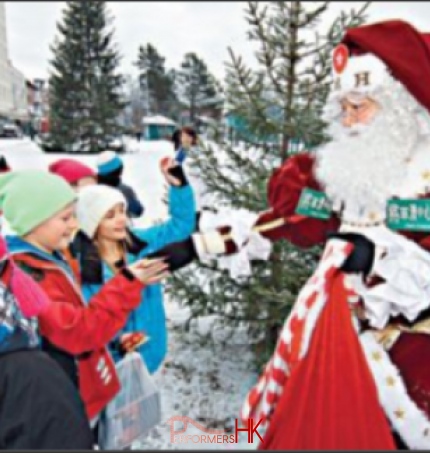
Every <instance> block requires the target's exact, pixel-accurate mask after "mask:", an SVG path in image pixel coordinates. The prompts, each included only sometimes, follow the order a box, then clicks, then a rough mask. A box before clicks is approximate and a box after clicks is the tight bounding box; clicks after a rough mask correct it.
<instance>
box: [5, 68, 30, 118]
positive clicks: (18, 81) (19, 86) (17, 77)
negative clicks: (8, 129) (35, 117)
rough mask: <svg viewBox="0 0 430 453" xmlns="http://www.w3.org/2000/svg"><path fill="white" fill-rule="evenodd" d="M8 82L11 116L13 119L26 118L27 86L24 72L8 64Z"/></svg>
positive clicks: (27, 114) (27, 113)
mask: <svg viewBox="0 0 430 453" xmlns="http://www.w3.org/2000/svg"><path fill="white" fill-rule="evenodd" d="M9 70H10V82H11V87H12V104H13V106H12V110H11V114H10V116H11V118H12V119H15V120H23V121H26V120H28V117H29V110H28V98H27V86H26V83H25V77H24V74H23V73H22V72H21V71H19V70H18V69H16V68H15V67H13V66H12V65H10V67H9Z"/></svg>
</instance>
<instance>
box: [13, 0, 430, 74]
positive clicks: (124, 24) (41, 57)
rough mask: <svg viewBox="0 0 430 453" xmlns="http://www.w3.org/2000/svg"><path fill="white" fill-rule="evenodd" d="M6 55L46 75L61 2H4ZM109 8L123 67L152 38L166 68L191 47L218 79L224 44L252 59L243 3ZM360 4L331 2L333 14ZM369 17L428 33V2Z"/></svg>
mask: <svg viewBox="0 0 430 453" xmlns="http://www.w3.org/2000/svg"><path fill="white" fill-rule="evenodd" d="M4 3H5V4H6V29H7V38H8V47H9V57H10V59H11V60H12V62H13V64H14V65H15V66H16V67H17V68H18V69H20V70H21V71H22V72H23V73H24V74H25V76H26V77H28V78H30V79H33V78H37V77H42V78H45V77H46V76H47V75H48V68H49V66H48V61H49V59H50V58H51V52H50V49H49V47H50V45H51V44H52V42H53V40H54V36H55V35H56V33H57V31H56V23H57V21H59V20H60V19H61V17H62V13H61V11H62V9H63V8H64V5H65V2H8V1H6V2H4ZM107 3H108V7H109V9H110V11H111V12H112V13H113V15H114V18H115V21H114V24H115V29H116V35H115V37H116V41H117V43H118V45H119V49H120V52H121V54H122V57H123V60H122V68H121V69H122V71H123V72H124V73H129V74H134V73H135V69H134V67H133V66H132V62H133V61H135V60H136V56H137V49H138V46H139V45H140V44H145V43H147V42H151V43H152V44H153V45H155V47H156V48H157V49H158V50H159V52H160V53H161V54H162V55H163V56H164V57H165V58H166V66H167V67H175V68H177V67H179V65H180V62H181V60H182V57H183V55H184V54H185V53H186V52H190V51H194V52H196V53H197V54H198V55H199V56H200V57H202V58H203V59H204V60H205V61H206V63H207V64H208V66H209V69H210V70H211V71H212V72H213V74H214V75H215V76H216V77H218V78H223V76H224V73H225V71H224V62H225V61H226V60H228V52H227V47H228V46H231V47H232V48H233V49H234V51H235V52H236V53H238V54H240V55H242V56H243V58H244V60H245V61H246V62H248V63H250V64H252V63H253V61H254V58H253V51H254V47H253V46H254V44H252V43H250V42H249V41H247V38H246V31H247V29H248V26H247V22H246V20H245V15H244V8H245V5H246V2H241V1H237V2H222V1H221V2H169V1H158V2H147V1H145V2H124V1H121V2H107ZM359 5H360V3H359V4H357V3H355V2H338V3H336V4H333V6H332V10H331V14H335V13H336V12H338V11H339V10H340V9H346V10H349V9H350V8H351V7H355V8H357V7H358V6H359ZM369 17H370V21H377V20H384V19H394V18H402V19H404V20H407V21H410V22H411V23H412V24H413V25H415V26H416V27H417V28H418V29H419V30H421V31H429V32H430V2H406V1H403V2H398V3H397V2H381V1H376V2H373V4H372V5H371V6H370V9H369Z"/></svg>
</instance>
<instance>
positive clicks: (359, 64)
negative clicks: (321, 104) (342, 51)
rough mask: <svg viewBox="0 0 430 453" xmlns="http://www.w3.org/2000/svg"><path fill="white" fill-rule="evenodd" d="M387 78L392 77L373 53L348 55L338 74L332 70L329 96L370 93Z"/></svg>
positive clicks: (337, 96) (338, 96)
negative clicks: (342, 68) (343, 66)
mask: <svg viewBox="0 0 430 453" xmlns="http://www.w3.org/2000/svg"><path fill="white" fill-rule="evenodd" d="M335 51H336V49H335ZM335 51H334V52H335ZM389 79H392V77H391V76H390V74H389V73H388V71H387V67H386V65H385V64H384V63H383V62H382V61H381V60H380V59H379V58H377V57H375V56H374V55H372V54H366V55H360V56H353V57H349V58H348V61H347V64H346V67H345V69H344V70H343V71H342V72H341V73H340V74H338V73H337V72H336V71H335V70H333V89H332V91H331V94H330V97H331V98H337V99H339V98H342V97H344V96H345V95H346V94H348V93H360V94H370V93H372V92H373V91H375V90H377V89H378V88H379V87H380V86H382V85H383V84H384V83H386V81H387V80H389Z"/></svg>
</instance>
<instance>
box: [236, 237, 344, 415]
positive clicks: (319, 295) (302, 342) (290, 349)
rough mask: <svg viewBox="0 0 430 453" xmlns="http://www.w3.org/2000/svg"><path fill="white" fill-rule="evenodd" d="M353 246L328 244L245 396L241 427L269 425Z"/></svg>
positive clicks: (341, 243)
mask: <svg viewBox="0 0 430 453" xmlns="http://www.w3.org/2000/svg"><path fill="white" fill-rule="evenodd" d="M351 250H352V246H351V245H350V244H348V243H346V242H345V241H341V240H335V239H333V240H331V241H329V242H328V243H327V246H326V248H325V251H324V254H323V256H322V258H321V260H320V263H319V265H318V267H317V269H316V271H315V272H314V274H313V275H312V277H311V278H310V279H309V280H308V281H307V283H306V284H305V286H304V287H303V288H302V290H301V291H300V293H299V296H298V298H297V300H296V303H295V304H294V307H293V309H292V310H291V312H290V315H289V316H288V318H287V319H286V321H285V324H284V326H283V329H282V332H281V335H280V338H279V340H278V344H277V346H276V348H275V352H274V354H273V356H272V358H271V360H270V361H269V362H268V364H267V365H266V367H265V370H264V373H263V375H262V376H261V377H260V379H259V381H258V383H257V384H256V386H255V387H254V388H252V389H251V391H250V392H249V393H248V395H247V397H246V400H245V403H244V405H243V407H242V411H241V419H242V421H243V422H244V423H246V420H248V419H249V418H253V419H254V420H257V421H258V420H262V424H265V423H266V422H267V421H269V419H270V416H271V414H272V413H273V411H274V409H275V407H276V404H277V401H278V399H279V397H280V395H281V392H282V389H283V387H284V385H285V382H286V380H287V379H288V376H289V375H290V373H291V371H292V370H293V369H294V367H295V366H297V364H298V363H299V361H300V360H301V359H302V358H303V357H304V356H305V354H306V351H307V349H308V346H309V341H310V338H311V336H312V332H313V330H314V327H315V324H316V322H317V320H318V317H319V314H320V313H321V310H322V308H323V307H324V305H325V303H326V302H327V297H328V293H327V291H326V285H327V284H328V282H330V280H331V278H332V276H333V275H334V273H335V272H336V271H337V270H338V268H339V267H340V266H341V265H342V263H343V262H344V261H345V259H346V257H347V256H348V255H349V253H350V252H351Z"/></svg>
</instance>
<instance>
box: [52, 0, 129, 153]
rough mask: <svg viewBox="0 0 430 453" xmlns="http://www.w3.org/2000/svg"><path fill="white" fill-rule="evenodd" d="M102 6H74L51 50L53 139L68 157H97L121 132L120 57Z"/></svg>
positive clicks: (77, 3) (69, 4) (70, 6)
mask: <svg viewBox="0 0 430 453" xmlns="http://www.w3.org/2000/svg"><path fill="white" fill-rule="evenodd" d="M105 3H106V2H103V1H85V2H80V1H69V2H66V7H65V9H64V11H63V18H62V21H61V22H60V23H58V24H57V29H58V34H59V36H57V37H56V39H55V42H54V44H53V45H52V47H51V50H52V52H53V55H54V57H53V59H52V60H51V61H50V64H51V75H50V80H49V84H50V115H51V118H50V119H51V139H52V141H53V142H54V143H56V144H57V145H59V146H61V147H62V148H64V149H65V150H66V151H68V152H98V151H100V150H103V149H105V147H106V145H107V142H108V141H109V139H110V138H111V137H112V136H113V135H116V134H118V133H120V132H121V127H120V126H119V123H118V116H119V115H120V113H121V112H122V110H123V108H124V107H125V103H124V101H123V99H122V85H123V77H122V76H121V75H120V74H119V73H118V67H119V63H120V56H119V53H118V51H117V49H116V46H115V44H114V41H113V34H114V32H113V27H112V18H111V16H110V15H109V14H108V12H107V10H106V4H105Z"/></svg>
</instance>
